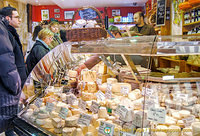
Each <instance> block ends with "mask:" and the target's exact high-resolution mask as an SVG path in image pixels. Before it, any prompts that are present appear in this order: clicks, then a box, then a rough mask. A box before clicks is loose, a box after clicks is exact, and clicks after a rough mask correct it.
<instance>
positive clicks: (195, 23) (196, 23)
mask: <svg viewBox="0 0 200 136" xmlns="http://www.w3.org/2000/svg"><path fill="white" fill-rule="evenodd" d="M199 24H200V21H197V22H193V23H189V24H183V26H185V27H186V26H194V25H199Z"/></svg>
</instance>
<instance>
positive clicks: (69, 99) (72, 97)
mask: <svg viewBox="0 0 200 136" xmlns="http://www.w3.org/2000/svg"><path fill="white" fill-rule="evenodd" d="M75 101H77V98H76V96H74V95H70V96H69V98H68V99H67V102H68V104H71V105H73V104H74V102H75Z"/></svg>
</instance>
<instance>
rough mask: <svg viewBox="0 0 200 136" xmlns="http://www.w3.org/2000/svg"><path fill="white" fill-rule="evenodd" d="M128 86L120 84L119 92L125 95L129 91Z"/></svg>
mask: <svg viewBox="0 0 200 136" xmlns="http://www.w3.org/2000/svg"><path fill="white" fill-rule="evenodd" d="M129 91H130V90H129V88H128V87H127V86H121V93H122V94H124V95H127V94H128V93H129Z"/></svg>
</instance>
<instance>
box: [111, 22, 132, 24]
mask: <svg viewBox="0 0 200 136" xmlns="http://www.w3.org/2000/svg"><path fill="white" fill-rule="evenodd" d="M112 24H135V23H134V22H113V23H112Z"/></svg>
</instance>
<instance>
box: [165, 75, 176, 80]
mask: <svg viewBox="0 0 200 136" xmlns="http://www.w3.org/2000/svg"><path fill="white" fill-rule="evenodd" d="M162 79H163V80H174V75H168V76H163V77H162Z"/></svg>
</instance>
